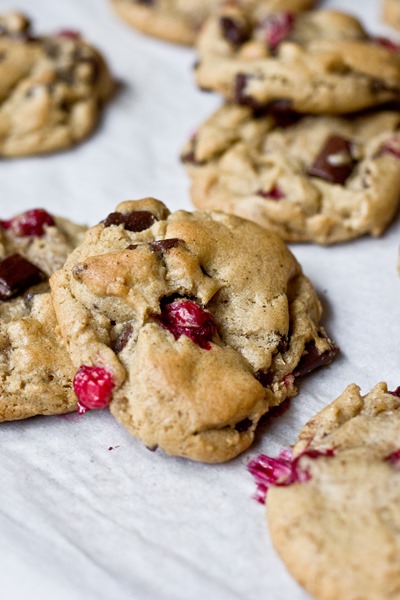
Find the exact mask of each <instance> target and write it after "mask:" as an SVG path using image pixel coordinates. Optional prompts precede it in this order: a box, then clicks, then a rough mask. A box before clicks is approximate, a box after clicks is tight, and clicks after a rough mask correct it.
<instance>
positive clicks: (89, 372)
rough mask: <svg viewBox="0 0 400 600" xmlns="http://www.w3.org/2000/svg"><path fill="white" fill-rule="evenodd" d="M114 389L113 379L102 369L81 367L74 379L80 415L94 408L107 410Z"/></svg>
mask: <svg viewBox="0 0 400 600" xmlns="http://www.w3.org/2000/svg"><path fill="white" fill-rule="evenodd" d="M113 389H114V382H113V379H112V377H111V375H110V373H109V372H108V371H106V370H105V369H103V368H102V367H89V366H87V365H82V366H81V367H79V369H78V371H77V372H76V375H75V377H74V391H75V394H76V395H77V397H78V413H79V414H81V415H82V414H83V413H85V412H86V411H87V410H92V409H93V408H105V407H106V406H108V405H109V404H110V399H111V394H112V391H113Z"/></svg>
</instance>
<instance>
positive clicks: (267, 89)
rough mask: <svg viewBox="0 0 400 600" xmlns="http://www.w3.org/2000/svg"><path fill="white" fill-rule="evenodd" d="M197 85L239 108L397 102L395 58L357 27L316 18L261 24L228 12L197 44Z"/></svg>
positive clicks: (331, 108)
mask: <svg viewBox="0 0 400 600" xmlns="http://www.w3.org/2000/svg"><path fill="white" fill-rule="evenodd" d="M198 49H199V53H200V57H199V62H198V64H197V68H196V79H197V83H198V84H199V85H200V87H202V88H205V89H208V90H215V91H218V92H220V93H222V94H223V95H224V96H225V97H226V98H228V99H230V100H233V101H235V102H236V103H238V104H243V105H248V106H251V107H253V108H254V107H260V106H265V105H267V104H270V103H271V102H274V101H276V100H280V101H281V100H285V101H287V102H290V103H291V106H292V108H293V110H296V111H298V112H301V113H332V114H337V113H347V112H352V111H355V110H359V109H362V108H366V107H369V106H376V105H378V104H382V103H383V102H386V101H391V100H393V99H397V98H398V97H399V90H400V53H399V52H398V51H397V50H396V46H395V45H394V44H392V43H391V42H390V41H389V40H386V39H383V38H372V37H370V36H369V35H368V34H367V33H366V32H365V31H364V29H363V28H362V26H361V24H360V23H359V21H357V19H355V18H354V17H351V16H350V15H346V14H343V13H339V12H332V11H327V10H321V11H316V12H308V13H299V14H298V15H294V14H292V13H290V12H279V13H273V14H268V13H266V14H265V15H264V16H263V15H262V14H260V12H259V13H258V14H257V17H256V18H255V17H253V16H252V15H251V13H249V12H245V11H243V10H240V9H237V8H235V7H234V6H233V7H231V6H227V7H225V8H223V9H222V10H220V11H219V13H216V14H215V15H214V16H212V17H210V18H209V19H208V20H207V22H206V24H205V25H204V28H203V30H202V32H201V35H200V36H199V40H198Z"/></svg>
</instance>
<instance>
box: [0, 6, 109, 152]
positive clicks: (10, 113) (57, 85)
mask: <svg viewBox="0 0 400 600" xmlns="http://www.w3.org/2000/svg"><path fill="white" fill-rule="evenodd" d="M0 82H1V83H0V156H3V157H16V156H24V155H31V154H42V153H46V152H53V151H56V150H63V149H65V148H69V147H70V146H73V145H75V144H77V143H78V142H79V141H81V140H83V139H84V138H86V137H87V136H88V135H89V134H90V133H91V132H92V131H93V130H94V129H95V127H96V125H97V123H98V120H99V117H100V111H101V106H102V104H103V103H104V102H105V101H106V100H107V99H108V98H109V97H110V96H111V95H112V93H113V90H114V83H113V80H112V78H111V75H110V73H109V71H108V68H107V66H106V63H105V62H104V60H103V58H102V56H101V55H100V54H99V53H98V52H97V51H96V50H95V49H94V48H93V47H91V46H89V45H88V44H87V43H86V42H85V41H84V39H83V38H82V37H81V36H80V35H79V33H77V32H75V31H70V30H64V31H60V32H59V33H58V34H56V35H50V36H44V37H37V36H36V35H34V34H33V33H32V30H31V27H30V23H29V20H28V19H27V18H26V17H25V16H24V15H21V14H18V13H9V14H6V15H4V16H2V17H0Z"/></svg>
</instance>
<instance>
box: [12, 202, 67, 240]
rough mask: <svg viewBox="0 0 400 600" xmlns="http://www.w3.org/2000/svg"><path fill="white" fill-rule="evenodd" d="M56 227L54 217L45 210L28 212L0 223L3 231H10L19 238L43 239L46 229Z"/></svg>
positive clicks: (38, 209)
mask: <svg viewBox="0 0 400 600" xmlns="http://www.w3.org/2000/svg"><path fill="white" fill-rule="evenodd" d="M53 225H55V221H54V219H53V217H52V216H51V215H50V214H49V213H48V212H47V211H45V210H44V209H43V208H34V209H32V210H27V211H26V212H24V213H22V214H21V215H17V216H16V217H13V218H12V219H10V220H8V221H0V226H1V227H3V229H8V230H10V232H12V233H13V234H14V235H16V236H17V237H29V236H31V237H43V236H44V234H45V232H46V230H45V227H46V226H47V227H51V226H53Z"/></svg>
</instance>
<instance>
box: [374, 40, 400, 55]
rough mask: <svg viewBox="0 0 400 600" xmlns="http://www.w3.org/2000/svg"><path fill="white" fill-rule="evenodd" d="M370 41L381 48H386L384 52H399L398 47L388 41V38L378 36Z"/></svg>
mask: <svg viewBox="0 0 400 600" xmlns="http://www.w3.org/2000/svg"><path fill="white" fill-rule="evenodd" d="M372 39H373V41H374V42H375V43H376V44H378V45H379V46H382V47H383V48H386V50H389V52H400V45H399V44H396V43H395V42H393V41H392V40H389V38H385V37H379V36H378V37H374V38H372Z"/></svg>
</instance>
